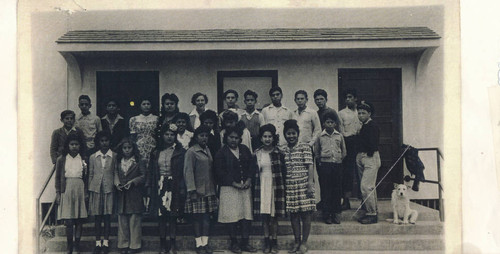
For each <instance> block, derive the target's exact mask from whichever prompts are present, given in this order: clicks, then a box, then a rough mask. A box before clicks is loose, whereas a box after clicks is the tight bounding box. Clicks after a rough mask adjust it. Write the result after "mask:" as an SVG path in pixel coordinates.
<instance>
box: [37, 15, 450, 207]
mask: <svg viewBox="0 0 500 254" xmlns="http://www.w3.org/2000/svg"><path fill="white" fill-rule="evenodd" d="M444 12H445V9H444V7H443V6H421V7H394V8H357V9H300V10H299V9H217V10H215V9H212V10H210V9H205V10H115V11H86V12H75V13H72V14H68V13H66V12H60V11H53V12H40V13H36V14H34V16H33V17H32V45H33V46H32V52H33V62H32V63H33V65H32V70H33V94H34V95H35V96H34V98H33V100H34V101H33V105H34V108H33V112H34V119H33V121H34V122H35V123H37V126H36V128H35V133H34V136H35V137H36V138H35V144H34V145H35V148H36V149H35V151H34V154H33V156H34V165H35V168H34V170H33V172H34V177H35V179H37V180H36V181H35V185H41V184H42V183H43V181H44V180H45V178H46V177H47V175H48V174H49V173H50V170H51V168H52V164H51V161H50V157H49V149H48V148H49V144H50V135H51V133H52V131H53V130H54V129H56V128H59V127H60V126H61V125H62V124H61V123H60V121H59V113H60V112H61V111H62V110H64V109H71V110H74V111H75V112H76V113H77V114H78V113H79V109H78V107H77V101H78V96H79V95H81V94H87V95H89V96H90V97H91V99H92V108H91V112H92V113H93V114H96V113H97V114H98V115H99V116H103V115H104V110H105V108H104V103H105V101H106V99H107V98H109V97H110V96H113V97H116V96H117V95H118V96H119V99H120V100H121V101H120V104H121V114H122V115H124V116H125V117H131V116H134V115H136V114H138V112H139V110H138V106H139V105H138V104H139V103H138V100H139V98H140V97H142V96H145V95H149V96H152V97H153V104H154V106H155V107H156V109H157V112H158V111H159V110H158V109H159V99H160V97H161V95H162V94H164V93H166V92H168V93H175V94H177V95H178V97H179V98H180V103H179V107H180V110H181V111H182V112H188V113H189V112H190V111H191V110H192V109H193V107H194V106H193V105H191V102H190V100H191V96H192V95H193V94H194V93H196V92H202V93H205V94H207V96H208V99H209V101H208V104H207V108H210V109H214V110H217V111H220V110H222V108H223V101H222V98H221V97H222V96H221V95H222V93H223V91H225V90H227V89H229V88H233V89H236V90H237V91H239V92H240V100H239V105H240V106H241V107H243V106H244V105H243V99H242V98H241V97H242V95H243V92H244V91H245V90H247V89H252V90H254V91H256V92H257V93H258V95H259V97H258V104H257V108H262V107H263V106H264V105H265V104H267V103H270V98H269V95H268V90H269V88H271V87H272V86H280V87H282V88H283V91H284V95H283V104H284V106H286V107H288V108H292V109H295V108H296V105H295V103H294V101H293V96H294V93H295V91H297V90H299V89H303V90H305V91H307V93H308V94H309V102H308V107H311V108H313V109H315V110H316V109H317V108H316V106H315V104H314V99H313V93H314V91H315V90H316V89H319V88H322V89H325V90H326V91H327V92H328V106H330V107H332V108H334V109H336V110H337V111H338V110H340V109H342V108H344V107H345V103H344V101H343V99H342V91H343V90H344V89H345V88H348V87H353V88H356V89H357V91H358V98H359V99H360V100H361V99H363V100H367V101H370V102H372V103H373V104H374V106H375V110H376V112H375V116H374V119H375V121H376V122H377V123H378V125H379V126H380V129H381V139H380V152H381V159H382V167H381V170H380V172H379V179H380V178H381V177H383V176H384V174H385V173H386V172H387V171H388V170H389V168H391V166H393V163H394V162H395V161H396V160H397V159H398V157H399V156H400V155H401V152H402V151H403V150H402V148H401V145H402V144H410V145H412V146H414V147H417V148H434V147H435V148H439V149H441V151H442V152H443V153H444V156H446V151H443V147H444V146H443V144H444V140H443V135H444V134H443V132H444V130H443V117H444V104H445V96H444V82H443V80H444V70H443V69H444V67H443V66H444V47H443V45H444V38H445V37H446V36H447V34H446V32H447V31H445V29H444V18H443V16H444ZM420 157H421V159H422V160H423V162H424V164H425V166H426V169H425V171H424V172H425V176H426V178H427V179H430V180H437V179H438V176H437V166H436V154H435V153H434V152H432V151H431V152H421V153H420ZM442 163H443V162H442ZM441 166H442V167H443V164H442V165H441ZM402 170H403V164H402V163H401V162H400V163H398V164H396V165H395V167H394V169H393V172H391V173H390V174H389V176H388V178H387V179H386V180H385V181H384V182H383V184H381V186H380V187H379V189H378V192H379V197H389V196H390V193H391V191H392V188H393V187H392V182H393V181H394V179H401V177H402V176H403V175H404V174H403V173H402V172H403V171H402ZM50 185H52V186H53V183H50ZM52 186H49V188H53V187H52ZM37 189H38V187H37V186H35V192H36V190H37ZM52 195H53V194H52ZM411 195H412V198H414V199H437V197H438V188H437V186H436V185H434V184H421V186H420V191H419V192H416V193H413V192H412V193H411ZM52 197H53V196H52ZM52 197H51V194H50V191H48V192H47V193H46V194H44V198H43V199H44V200H47V201H48V200H50V201H51V199H52Z"/></svg>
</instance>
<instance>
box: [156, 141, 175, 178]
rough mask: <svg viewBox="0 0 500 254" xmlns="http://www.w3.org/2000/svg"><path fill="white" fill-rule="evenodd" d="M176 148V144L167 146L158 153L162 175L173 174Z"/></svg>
mask: <svg viewBox="0 0 500 254" xmlns="http://www.w3.org/2000/svg"><path fill="white" fill-rule="evenodd" d="M174 150H175V144H174V145H173V146H171V147H167V148H166V149H165V150H163V151H161V152H160V154H159V155H158V168H159V169H160V175H162V176H171V175H172V154H174Z"/></svg>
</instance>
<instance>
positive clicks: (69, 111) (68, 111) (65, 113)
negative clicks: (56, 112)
mask: <svg viewBox="0 0 500 254" xmlns="http://www.w3.org/2000/svg"><path fill="white" fill-rule="evenodd" d="M67 115H73V118H75V116H76V115H75V112H73V110H64V111H63V112H61V120H63V119H64V118H65V117H66V116H67Z"/></svg>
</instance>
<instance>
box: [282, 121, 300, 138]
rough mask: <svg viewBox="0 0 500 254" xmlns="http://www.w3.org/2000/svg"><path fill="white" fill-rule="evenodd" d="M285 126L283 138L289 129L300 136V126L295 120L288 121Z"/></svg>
mask: <svg viewBox="0 0 500 254" xmlns="http://www.w3.org/2000/svg"><path fill="white" fill-rule="evenodd" d="M283 126H284V127H283V137H284V136H285V133H286V131H287V130H288V129H294V130H296V131H297V134H300V131H299V125H298V124H297V120H295V119H290V120H286V121H285V123H283Z"/></svg>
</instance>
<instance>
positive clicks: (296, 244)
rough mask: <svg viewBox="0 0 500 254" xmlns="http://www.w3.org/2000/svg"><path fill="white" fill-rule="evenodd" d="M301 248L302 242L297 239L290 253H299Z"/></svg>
mask: <svg viewBox="0 0 500 254" xmlns="http://www.w3.org/2000/svg"><path fill="white" fill-rule="evenodd" d="M299 249H300V242H297V241H295V243H294V244H293V246H292V248H291V249H290V250H289V251H288V253H297V252H298V251H299Z"/></svg>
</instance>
